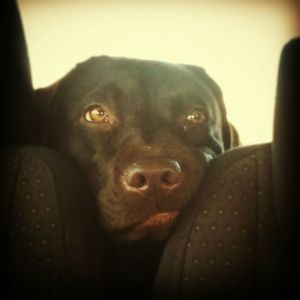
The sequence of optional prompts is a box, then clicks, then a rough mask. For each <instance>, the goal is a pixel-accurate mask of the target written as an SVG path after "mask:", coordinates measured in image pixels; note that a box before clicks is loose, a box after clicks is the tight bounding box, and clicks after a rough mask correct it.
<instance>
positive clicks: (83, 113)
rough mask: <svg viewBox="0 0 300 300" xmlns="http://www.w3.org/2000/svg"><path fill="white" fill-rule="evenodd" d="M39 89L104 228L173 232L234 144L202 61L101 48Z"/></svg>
mask: <svg viewBox="0 0 300 300" xmlns="http://www.w3.org/2000/svg"><path fill="white" fill-rule="evenodd" d="M36 94H37V98H39V100H40V101H41V102H43V104H42V107H43V114H42V115H43V118H45V123H46V126H45V128H46V129H45V134H44V136H49V141H48V145H51V146H52V147H54V148H56V149H58V150H60V151H62V152H64V153H67V154H68V155H70V156H71V157H73V158H74V159H75V161H76V162H77V163H78V164H79V165H80V166H81V168H82V169H83V170H84V172H85V173H86V175H87V178H88V180H89V182H90V183H91V187H92V189H93V190H94V192H95V195H96V197H97V201H98V204H99V213H100V220H101V224H102V226H103V228H104V229H105V231H106V232H109V233H110V234H112V235H113V236H116V237H119V238H121V239H124V240H138V239H142V238H148V237H150V238H154V239H162V238H164V237H165V236H166V235H167V234H168V233H169V231H170V228H171V226H172V225H173V223H174V222H175V220H176V218H177V216H178V213H179V212H180V210H181V209H182V208H184V207H185V206H186V204H187V203H188V201H189V199H191V196H192V194H193V193H194V192H195V191H196V189H197V188H198V187H199V185H200V183H201V180H202V178H203V175H204V172H205V169H206V167H207V165H208V163H209V161H210V160H211V159H212V158H214V157H215V156H216V155H218V154H220V153H222V152H223V151H224V150H225V149H228V148H230V147H231V144H232V141H231V136H232V134H231V131H232V130H231V128H232V127H231V125H230V124H229V123H228V121H227V119H226V112H225V108H224V104H223V100H222V94H221V91H220V89H219V87H218V86H217V84H216V83H215V82H214V81H213V80H212V79H211V78H210V77H209V76H208V75H207V74H206V73H205V71H204V70H203V69H202V68H199V67H194V66H186V65H173V64H167V63H162V62H153V61H142V60H134V59H125V58H109V57H106V56H103V57H95V58H91V59H89V60H87V61H86V62H83V63H81V64H79V65H77V67H76V68H75V69H74V70H72V71H71V72H70V73H68V74H67V75H66V76H65V77H64V78H63V79H61V80H60V81H58V82H57V83H56V84H54V85H53V86H51V87H49V88H45V89H40V90H38V91H37V92H36ZM235 142H236V141H235Z"/></svg>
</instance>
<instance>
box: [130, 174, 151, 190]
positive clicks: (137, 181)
mask: <svg viewBox="0 0 300 300" xmlns="http://www.w3.org/2000/svg"><path fill="white" fill-rule="evenodd" d="M127 183H128V185H129V186H130V187H133V188H136V189H140V188H143V187H145V186H146V185H147V179H146V176H145V175H144V174H143V173H141V172H135V173H133V174H131V176H129V178H128V180H127Z"/></svg>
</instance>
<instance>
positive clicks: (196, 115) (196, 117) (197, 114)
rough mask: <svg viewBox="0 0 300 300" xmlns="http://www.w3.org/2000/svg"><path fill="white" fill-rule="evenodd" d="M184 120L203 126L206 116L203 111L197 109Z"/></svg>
mask: <svg viewBox="0 0 300 300" xmlns="http://www.w3.org/2000/svg"><path fill="white" fill-rule="evenodd" d="M186 119H187V120H188V121H190V122H192V123H195V124H204V123H205V122H206V114H205V112H204V111H203V110H200V109H197V110H195V111H194V112H192V113H191V114H189V115H188V116H187V118H186Z"/></svg>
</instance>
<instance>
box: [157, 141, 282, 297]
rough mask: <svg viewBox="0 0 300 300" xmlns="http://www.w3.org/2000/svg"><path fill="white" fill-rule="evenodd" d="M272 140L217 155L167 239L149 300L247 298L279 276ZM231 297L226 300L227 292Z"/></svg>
mask: <svg viewBox="0 0 300 300" xmlns="http://www.w3.org/2000/svg"><path fill="white" fill-rule="evenodd" d="M270 159H271V155H270V144H265V145H258V146H251V147H243V148H238V149H234V150H231V151H228V152H227V153H225V154H224V155H222V156H220V157H219V158H217V159H215V160H214V161H213V163H212V165H211V167H210V169H209V172H208V175H207V178H206V181H205V182H204V184H203V185H202V187H201V188H202V189H203V190H202V192H199V194H198V196H196V198H195V201H194V203H193V204H192V205H190V206H189V208H188V209H187V210H186V211H185V212H184V214H183V216H182V218H181V219H180V222H179V224H178V226H177V228H176V231H175V232H174V234H173V235H172V236H171V238H170V240H169V241H168V243H167V245H166V247H165V251H164V254H163V257H162V260H161V263H160V267H159V271H158V274H157V277H156V284H155V290H154V297H153V298H154V299H221V298H222V297H225V299H232V298H245V297H246V298H247V297H249V298H252V297H258V296H259V295H260V296H263V295H265V296H267V295H273V294H274V291H275V290H276V292H280V285H279V284H280V283H282V280H284V269H283V267H282V265H281V249H280V236H279V232H278V226H277V220H276V213H275V211H274V203H273V198H272V190H271V188H272V186H271V176H272V175H271V174H272V173H271V164H270ZM228 297H230V298H228Z"/></svg>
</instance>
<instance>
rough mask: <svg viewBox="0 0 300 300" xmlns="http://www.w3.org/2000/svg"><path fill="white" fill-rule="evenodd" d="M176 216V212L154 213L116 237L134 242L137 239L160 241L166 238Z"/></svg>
mask: <svg viewBox="0 0 300 300" xmlns="http://www.w3.org/2000/svg"><path fill="white" fill-rule="evenodd" d="M177 217H178V212H177V211H173V212H163V213H156V214H154V215H152V216H151V217H149V218H148V219H146V220H145V221H143V222H142V223H139V224H137V225H135V226H133V227H131V228H130V229H128V230H127V231H126V232H123V233H122V234H120V235H119V236H118V239H120V240H123V241H127V242H134V241H139V240H151V241H162V240H164V239H166V238H167V236H168V235H169V233H170V231H171V229H172V228H173V226H174V223H175V222H176V220H177Z"/></svg>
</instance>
